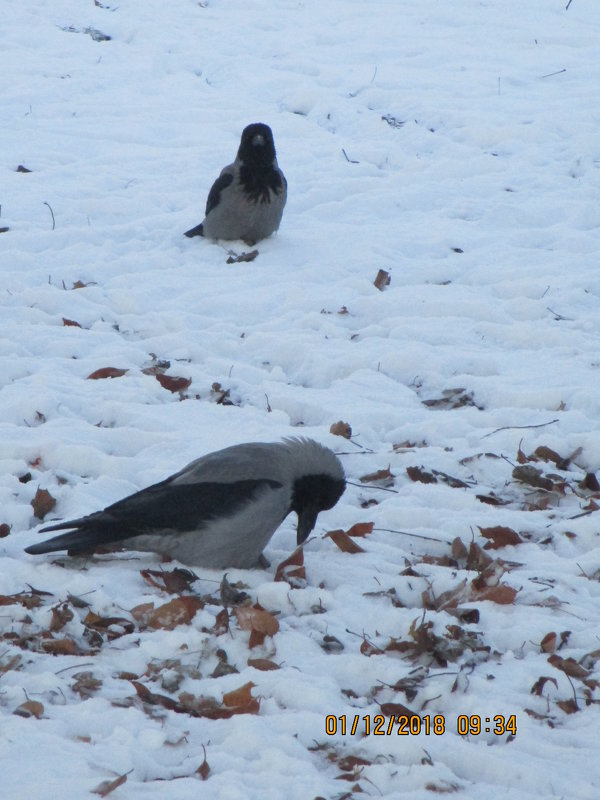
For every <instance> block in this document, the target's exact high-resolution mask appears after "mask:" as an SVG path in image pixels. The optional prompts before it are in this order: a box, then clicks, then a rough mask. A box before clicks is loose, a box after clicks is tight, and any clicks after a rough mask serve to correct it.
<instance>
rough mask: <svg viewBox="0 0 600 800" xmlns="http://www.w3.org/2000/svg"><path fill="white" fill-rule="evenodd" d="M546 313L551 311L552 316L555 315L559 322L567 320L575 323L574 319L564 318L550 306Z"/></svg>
mask: <svg viewBox="0 0 600 800" xmlns="http://www.w3.org/2000/svg"><path fill="white" fill-rule="evenodd" d="M546 311H549V312H550V313H551V314H554V319H555V320H556V321H557V322H561V321H562V320H566V321H567V322H574V321H575V320H574V319H573V317H563V315H562V314H559V313H558V311H555V310H554V309H553V308H550V306H546Z"/></svg>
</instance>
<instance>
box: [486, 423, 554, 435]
mask: <svg viewBox="0 0 600 800" xmlns="http://www.w3.org/2000/svg"><path fill="white" fill-rule="evenodd" d="M558 421H559V420H558V419H551V420H550V422H541V423H540V424H539V425H503V426H502V428H496V430H495V431H490V432H489V433H486V434H485V436H482V437H481V438H482V439H487V437H488V436H493V435H494V434H495V433H498V432H499V431H512V430H524V429H525V428H545V427H546V425H554V423H555V422H558Z"/></svg>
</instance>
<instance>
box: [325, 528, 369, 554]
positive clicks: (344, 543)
mask: <svg viewBox="0 0 600 800" xmlns="http://www.w3.org/2000/svg"><path fill="white" fill-rule="evenodd" d="M325 536H326V537H329V538H330V539H333V541H334V542H335V543H336V545H337V546H338V547H339V548H340V550H341V551H342V552H343V553H364V552H365V551H364V549H363V548H362V547H361V546H360V545H358V544H356V542H355V541H354V540H353V539H351V538H350V537H349V536H348V534H347V533H346V532H345V531H342V530H335V531H329V532H328V533H326V534H325Z"/></svg>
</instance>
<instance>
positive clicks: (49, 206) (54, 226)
mask: <svg viewBox="0 0 600 800" xmlns="http://www.w3.org/2000/svg"><path fill="white" fill-rule="evenodd" d="M44 205H45V206H48V208H49V209H50V213H51V214H52V230H54V229H55V228H56V220H55V219H54V211H52V206H51V205H50V203H47V202H46V201H45V200H44Z"/></svg>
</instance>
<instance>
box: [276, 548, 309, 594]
mask: <svg viewBox="0 0 600 800" xmlns="http://www.w3.org/2000/svg"><path fill="white" fill-rule="evenodd" d="M274 580H275V581H287V583H289V584H290V586H291V587H292V588H294V589H301V588H303V587H304V586H306V569H305V567H304V548H302V547H297V548H296V549H295V550H294V552H293V553H292V554H291V555H290V556H288V557H287V558H286V559H284V560H283V561H281V562H280V563H279V564H278V565H277V570H276V571H275V578H274Z"/></svg>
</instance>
